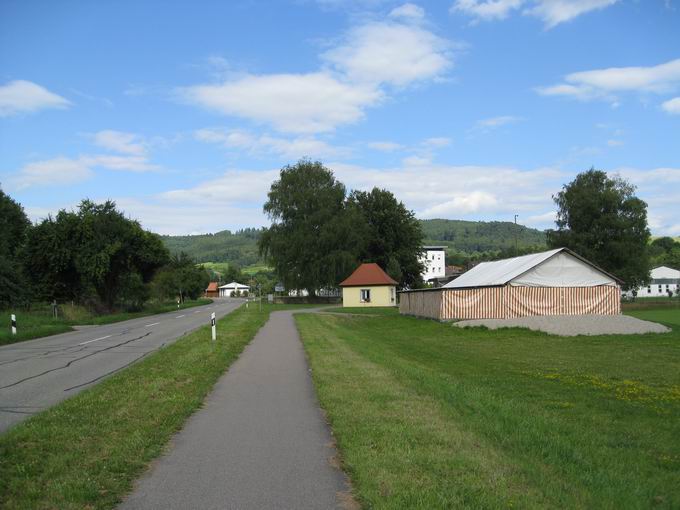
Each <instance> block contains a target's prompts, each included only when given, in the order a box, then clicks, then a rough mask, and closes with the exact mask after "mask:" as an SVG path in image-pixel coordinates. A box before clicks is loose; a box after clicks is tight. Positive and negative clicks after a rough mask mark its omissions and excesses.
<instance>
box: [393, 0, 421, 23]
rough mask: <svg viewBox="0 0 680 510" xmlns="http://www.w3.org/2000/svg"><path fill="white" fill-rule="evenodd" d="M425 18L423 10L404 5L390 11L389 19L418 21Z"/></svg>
mask: <svg viewBox="0 0 680 510" xmlns="http://www.w3.org/2000/svg"><path fill="white" fill-rule="evenodd" d="M424 17H425V10H424V9H423V8H422V7H420V6H419V5H416V4H411V3H406V4H403V5H400V6H399V7H395V8H394V9H392V10H391V11H390V18H406V19H413V20H420V19H423V18H424Z"/></svg>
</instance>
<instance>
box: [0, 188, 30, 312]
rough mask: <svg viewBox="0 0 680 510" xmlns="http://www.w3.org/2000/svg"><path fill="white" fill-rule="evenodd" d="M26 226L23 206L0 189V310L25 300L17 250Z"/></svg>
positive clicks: (24, 234) (20, 244) (23, 282)
mask: <svg viewBox="0 0 680 510" xmlns="http://www.w3.org/2000/svg"><path fill="white" fill-rule="evenodd" d="M30 226H31V222H30V221H29V220H28V218H27V217H26V213H24V209H23V207H21V205H19V204H18V203H17V202H15V201H14V200H13V199H12V198H11V197H10V196H9V195H6V194H5V193H4V192H3V191H2V189H0V309H2V308H5V307H8V306H12V305H18V304H21V303H23V302H25V301H26V299H27V298H28V293H27V291H26V287H25V285H26V282H25V278H24V274H23V268H22V265H21V257H20V249H21V247H22V246H23V244H24V240H25V238H26V232H27V231H28V229H29V228H30Z"/></svg>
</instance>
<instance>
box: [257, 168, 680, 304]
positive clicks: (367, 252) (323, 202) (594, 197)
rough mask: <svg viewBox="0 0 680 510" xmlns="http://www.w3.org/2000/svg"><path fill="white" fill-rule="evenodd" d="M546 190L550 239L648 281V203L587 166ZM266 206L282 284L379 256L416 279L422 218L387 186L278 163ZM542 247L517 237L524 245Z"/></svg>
mask: <svg viewBox="0 0 680 510" xmlns="http://www.w3.org/2000/svg"><path fill="white" fill-rule="evenodd" d="M553 199H554V201H555V204H556V205H557V220H556V228H555V229H551V230H548V231H547V232H546V236H547V244H548V246H549V247H551V248H557V247H567V248H570V249H572V250H573V251H575V252H576V253H578V254H580V255H582V256H583V257H585V258H587V259H588V260H590V261H592V262H594V263H595V264H597V265H598V266H600V267H602V268H603V269H604V270H606V271H608V272H610V273H612V274H614V275H615V276H617V277H618V278H620V279H621V280H623V282H624V287H625V288H636V287H639V286H641V285H644V284H646V283H647V282H648V280H649V269H650V232H649V228H648V226H647V204H646V203H645V202H644V201H642V200H640V199H639V198H638V197H636V196H635V187H634V186H632V185H631V184H630V183H628V182H627V181H625V180H623V179H621V178H619V177H614V178H610V177H608V176H607V174H606V173H605V172H603V171H600V170H595V169H590V170H588V171H586V172H583V173H580V174H578V175H577V177H576V178H575V179H574V180H573V181H572V182H571V183H569V184H566V185H565V186H564V187H563V189H562V190H561V191H560V192H558V193H557V194H556V195H554V197H553ZM264 211H265V212H266V213H267V214H268V215H269V217H270V218H271V219H272V221H273V224H272V225H271V227H270V228H268V229H265V230H264V232H263V233H262V236H261V238H260V240H259V246H260V252H261V254H263V255H264V256H265V257H267V259H268V260H269V262H270V263H271V264H272V265H273V266H274V268H275V270H276V272H277V273H278V274H279V275H280V276H281V278H282V279H283V281H284V283H285V285H286V287H288V288H293V289H302V288H304V289H308V290H309V291H311V292H313V291H314V290H315V289H320V288H323V287H333V286H335V285H337V283H338V282H339V281H341V280H342V279H343V278H345V277H346V276H347V275H349V274H350V273H351V271H352V270H353V269H354V268H355V267H356V266H357V264H358V263H359V262H377V263H378V264H379V265H380V266H382V267H383V268H384V269H385V270H386V271H387V273H388V274H389V275H390V276H392V277H393V278H394V279H395V280H397V281H398V282H400V285H401V286H402V287H412V288H413V287H417V286H419V285H420V284H421V283H422V282H421V271H422V264H421V262H420V260H419V255H420V250H421V247H422V243H423V233H422V231H421V227H420V224H419V222H418V221H417V220H416V219H415V217H414V215H413V213H412V212H411V211H409V210H407V209H406V208H405V207H404V205H403V204H402V203H401V202H399V201H397V200H396V199H395V197H394V196H393V195H392V193H390V192H389V191H386V190H383V189H378V188H374V189H373V190H372V191H370V192H363V191H353V192H352V193H350V194H349V195H348V194H347V191H346V188H345V186H344V185H343V184H342V183H341V182H339V181H338V180H337V179H336V178H335V177H334V175H333V172H332V171H331V170H329V169H327V168H325V167H324V166H323V165H322V164H321V163H319V162H311V161H308V160H301V161H299V162H298V163H297V164H296V165H294V166H286V167H284V168H283V169H282V170H281V174H280V178H279V180H277V181H275V182H274V183H273V184H272V187H271V190H270V191H269V195H268V200H267V202H266V203H265V204H264ZM670 241H672V240H670ZM673 243H674V241H673ZM542 249H544V248H542V247H525V248H524V249H523V250H522V252H526V253H530V252H532V251H540V250H542ZM651 250H652V252H653V253H654V250H656V252H655V253H657V254H659V253H661V254H663V256H664V257H665V260H669V261H671V262H674V261H675V259H674V257H676V256H677V254H678V253H680V250H676V248H675V245H674V244H669V242H668V239H667V238H666V239H664V240H657V241H655V242H654V243H652V244H651ZM517 254H518V253H516V250H512V253H507V254H506V253H499V254H497V255H498V256H499V257H501V256H504V255H505V256H514V255H517ZM659 257H661V255H659V256H658V257H657V258H659ZM492 258H497V257H492ZM670 265H673V264H672V263H671V264H670Z"/></svg>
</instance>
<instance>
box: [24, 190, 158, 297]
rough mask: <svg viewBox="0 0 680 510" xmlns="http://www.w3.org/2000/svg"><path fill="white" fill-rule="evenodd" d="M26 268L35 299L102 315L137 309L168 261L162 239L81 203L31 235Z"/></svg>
mask: <svg viewBox="0 0 680 510" xmlns="http://www.w3.org/2000/svg"><path fill="white" fill-rule="evenodd" d="M23 256H24V264H25V266H26V268H27V272H28V275H29V278H30V279H31V281H32V283H33V289H34V293H35V295H36V296H37V297H42V298H46V299H60V300H64V299H67V300H74V301H82V300H88V299H89V300H92V299H96V301H97V302H98V303H99V304H101V305H102V306H103V307H104V308H106V309H109V310H110V309H112V308H114V306H115V305H117V304H120V303H123V302H124V303H126V304H127V305H128V306H132V307H137V306H140V304H141V303H143V302H144V301H145V300H146V298H147V297H148V296H147V288H146V284H147V283H148V282H149V281H150V280H151V278H152V277H153V276H154V274H155V272H156V271H157V270H158V269H159V268H160V267H162V266H163V265H164V264H166V263H167V262H168V260H169V254H168V250H167V249H166V248H165V247H164V245H163V243H162V241H161V239H160V237H159V236H158V235H156V234H153V233H151V232H148V231H145V230H143V229H142V227H141V226H140V225H139V223H138V222H137V221H134V220H130V219H128V218H126V217H125V216H124V215H123V213H121V212H120V211H118V210H117V209H116V204H115V203H114V202H112V201H107V202H105V203H103V204H96V203H94V202H91V201H89V200H83V201H82V202H81V203H80V205H79V207H78V210H77V211H74V212H69V211H65V210H62V211H59V213H58V214H57V215H56V217H51V216H50V217H48V218H46V219H45V220H43V221H42V222H41V223H39V224H38V225H36V226H35V227H34V228H32V229H31V230H30V231H29V235H28V238H27V241H26V245H25V248H24V255H23Z"/></svg>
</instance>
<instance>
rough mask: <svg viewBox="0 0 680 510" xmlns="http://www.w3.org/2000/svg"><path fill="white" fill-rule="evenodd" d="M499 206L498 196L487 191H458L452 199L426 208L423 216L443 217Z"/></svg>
mask: <svg viewBox="0 0 680 510" xmlns="http://www.w3.org/2000/svg"><path fill="white" fill-rule="evenodd" d="M497 207H498V198H497V197H496V196H495V195H492V194H491V193H487V192H486V191H473V192H471V193H458V194H456V196H454V197H453V198H452V199H451V200H448V201H446V202H442V203H440V204H437V205H434V206H432V207H430V208H428V209H425V210H424V211H423V212H422V213H421V216H422V217H423V218H442V217H448V216H451V215H466V214H470V213H477V212H481V211H485V210H493V209H496V208H497Z"/></svg>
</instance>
